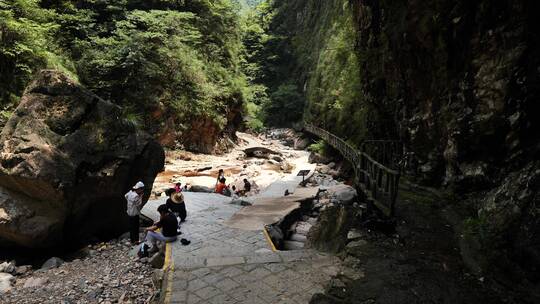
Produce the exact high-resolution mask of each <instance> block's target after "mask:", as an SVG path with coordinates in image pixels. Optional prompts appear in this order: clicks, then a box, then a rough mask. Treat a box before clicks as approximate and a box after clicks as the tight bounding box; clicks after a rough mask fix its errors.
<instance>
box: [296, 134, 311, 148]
mask: <svg viewBox="0 0 540 304" xmlns="http://www.w3.org/2000/svg"><path fill="white" fill-rule="evenodd" d="M310 143H311V141H310V140H309V138H304V137H301V138H297V139H296V140H295V141H294V146H293V147H294V149H295V150H305V149H307V147H308V146H309V144H310Z"/></svg>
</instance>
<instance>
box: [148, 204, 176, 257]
mask: <svg viewBox="0 0 540 304" xmlns="http://www.w3.org/2000/svg"><path fill="white" fill-rule="evenodd" d="M157 211H158V212H159V221H158V222H156V223H155V224H154V225H153V226H152V227H148V228H146V240H145V243H147V244H148V243H150V244H152V247H151V248H150V252H155V251H157V242H158V241H161V242H165V243H168V242H173V241H175V240H176V236H177V235H178V231H177V228H178V220H176V216H174V214H172V213H170V212H169V208H167V205H160V206H159V207H158V209H157ZM158 229H161V231H160V232H157V230H158Z"/></svg>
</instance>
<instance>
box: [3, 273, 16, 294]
mask: <svg viewBox="0 0 540 304" xmlns="http://www.w3.org/2000/svg"><path fill="white" fill-rule="evenodd" d="M14 279H15V277H14V276H12V275H11V274H9V273H3V272H1V273H0V295H1V294H2V293H5V292H8V291H10V290H11V282H13V280H14Z"/></svg>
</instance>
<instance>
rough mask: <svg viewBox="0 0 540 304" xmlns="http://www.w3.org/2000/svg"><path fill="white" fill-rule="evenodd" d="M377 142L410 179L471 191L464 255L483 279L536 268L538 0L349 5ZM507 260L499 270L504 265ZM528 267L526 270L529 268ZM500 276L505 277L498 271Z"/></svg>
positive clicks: (539, 262) (381, 0) (539, 251)
mask: <svg viewBox="0 0 540 304" xmlns="http://www.w3.org/2000/svg"><path fill="white" fill-rule="evenodd" d="M353 9H354V11H355V18H356V24H357V28H358V39H357V42H356V45H357V46H356V50H357V52H358V53H359V54H361V55H360V56H361V63H360V66H359V70H360V73H361V79H362V90H363V93H364V94H365V95H367V96H368V99H370V100H372V101H373V104H372V108H373V110H374V111H376V112H377V117H379V118H380V119H379V122H378V124H376V125H375V126H373V127H372V128H371V129H370V130H369V133H370V134H372V136H373V137H374V138H399V139H401V140H402V141H403V142H404V145H405V149H406V151H407V155H406V158H405V159H406V160H407V164H406V169H407V171H408V172H407V173H408V174H409V175H410V176H413V177H416V178H417V180H418V181H420V182H422V183H425V184H431V185H436V186H441V185H442V186H447V187H449V188H450V189H452V190H454V193H456V194H459V195H461V194H465V193H469V194H471V196H472V197H473V198H472V199H469V200H468V201H466V203H465V204H464V205H465V208H470V209H472V210H476V211H477V214H476V215H473V216H472V217H471V218H470V219H469V220H467V222H466V223H465V225H464V226H465V239H464V240H462V242H461V245H462V253H463V256H464V259H465V260H466V262H467V264H469V266H471V268H473V269H475V270H477V271H479V272H490V271H496V270H495V269H496V268H497V267H491V266H493V265H497V266H498V267H501V268H503V269H507V270H510V269H512V271H507V272H506V273H510V272H512V273H514V274H519V276H516V277H515V278H518V277H519V278H523V277H527V278H529V279H533V282H534V281H538V277H536V278H535V279H534V278H533V277H532V276H530V275H526V273H529V274H530V273H535V272H537V271H536V269H538V267H539V266H540V259H539V256H540V247H539V246H538V238H539V231H540V224H539V223H538V220H535V218H536V217H537V214H538V208H539V207H538V186H537V185H536V184H537V182H536V179H537V178H536V177H535V176H536V175H537V173H536V172H537V171H536V170H537V169H535V168H537V164H534V163H532V161H533V160H535V159H538V156H539V155H540V137H538V135H537V134H538V132H539V131H540V124H539V120H538V119H537V118H536V117H538V116H539V114H540V103H539V102H538V100H539V97H540V57H539V56H538V54H539V52H540V36H539V35H538V33H539V29H538V27H537V26H536V20H538V19H539V17H540V3H538V2H537V1H509V0H508V1H495V2H493V1H484V0H476V1H464V0H463V1H447V0H437V1H430V2H426V1H416V0H413V1H407V2H396V1H386V0H370V1H360V0H358V1H353ZM503 265H504V266H503ZM531 270H532V271H531ZM501 277H503V276H501Z"/></svg>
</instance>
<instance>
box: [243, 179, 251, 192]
mask: <svg viewBox="0 0 540 304" xmlns="http://www.w3.org/2000/svg"><path fill="white" fill-rule="evenodd" d="M249 191H251V183H250V182H249V181H248V180H247V178H244V193H243V194H244V195H245V194H247V193H248V192H249Z"/></svg>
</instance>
